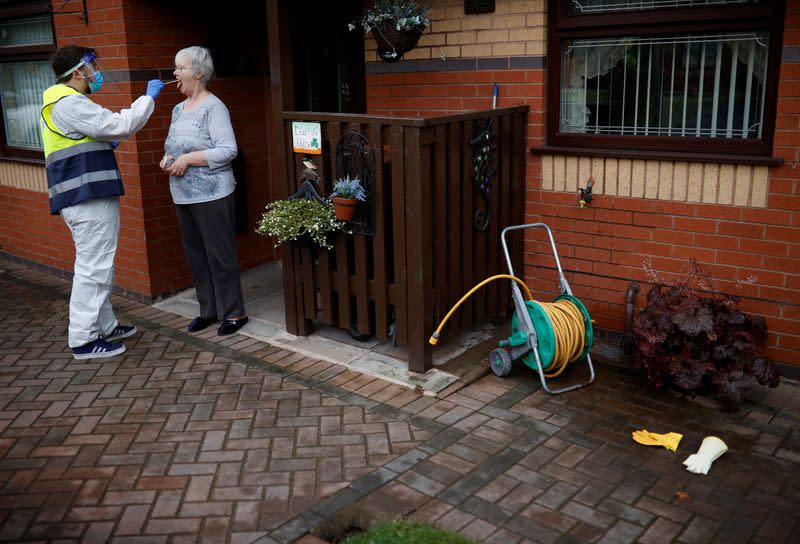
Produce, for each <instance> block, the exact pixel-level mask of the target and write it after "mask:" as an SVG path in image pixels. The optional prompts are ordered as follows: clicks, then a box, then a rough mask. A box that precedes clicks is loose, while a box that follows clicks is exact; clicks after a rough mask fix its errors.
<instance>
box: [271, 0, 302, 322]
mask: <svg viewBox="0 0 800 544" xmlns="http://www.w3.org/2000/svg"><path fill="white" fill-rule="evenodd" d="M289 27H290V18H289V9H288V4H287V3H286V2H282V1H279V0H268V1H267V28H268V31H267V37H268V40H269V43H268V45H269V74H270V76H269V77H270V90H271V94H272V135H273V139H274V143H275V145H274V149H275V153H274V155H273V156H272V157H271V158H272V161H273V168H272V172H273V179H274V180H275V181H274V182H273V188H274V189H275V190H274V191H270V193H271V194H272V197H273V199H274V198H286V197H287V196H289V195H291V194H292V193H294V186H293V184H294V180H293V179H290V177H289V172H288V169H287V161H288V160H289V158H290V155H289V152H288V142H287V141H286V138H285V136H284V126H283V125H284V121H283V111H284V110H285V109H294V86H293V84H292V81H293V75H292V49H291V36H290V35H289ZM295 258H296V256H295V255H294V252H293V251H292V250H291V248H290V247H288V246H284V247H283V248H282V249H281V260H282V261H283V298H284V311H285V315H286V330H287V331H288V332H290V333H291V334H297V335H303V336H305V335H308V334H311V332H312V331H313V325H312V322H311V320H310V319H305V318H304V317H303V313H302V306H301V304H302V301H301V300H298V298H297V291H296V289H295V282H296V281H299V278H297V277H296V273H297V270H296V263H295Z"/></svg>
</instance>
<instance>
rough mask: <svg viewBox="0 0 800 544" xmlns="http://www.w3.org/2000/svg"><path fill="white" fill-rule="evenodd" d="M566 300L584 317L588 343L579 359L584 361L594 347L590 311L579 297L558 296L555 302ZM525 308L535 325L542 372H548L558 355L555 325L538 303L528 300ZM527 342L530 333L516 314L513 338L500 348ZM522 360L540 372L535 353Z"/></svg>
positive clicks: (512, 331)
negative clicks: (556, 354)
mask: <svg viewBox="0 0 800 544" xmlns="http://www.w3.org/2000/svg"><path fill="white" fill-rule="evenodd" d="M564 299H566V300H569V301H570V302H572V303H573V304H574V305H575V306H576V307H577V308H578V310H580V312H581V315H582V316H583V325H584V329H585V335H586V336H585V338H586V342H585V346H584V350H583V353H581V355H580V357H579V359H582V358H584V357H586V355H587V354H588V353H589V350H590V349H591V347H592V339H593V335H594V332H593V329H592V319H591V317H590V316H589V311H588V310H587V309H586V306H584V305H583V303H582V302H581V301H580V300H579V299H578V298H577V297H574V296H572V295H567V294H563V295H559V296H557V297H556V298H555V300H554V301H553V302H557V301H559V300H564ZM525 306H526V308H527V310H528V315H529V316H530V318H531V323H533V329H534V330H535V331H536V341H537V343H538V350H539V359H540V360H541V361H542V370H547V369H548V368H550V365H552V364H553V359H554V357H555V353H556V335H555V332H554V330H553V323H552V322H551V321H550V317H549V316H548V315H547V312H545V310H544V308H542V306H541V305H540V304H539V303H538V302H535V301H533V300H526V301H525ZM527 342H528V333H527V331H525V329H524V326H523V325H522V324H521V323H520V318H519V316H518V315H517V312H514V316H513V317H512V318H511V336H509V337H508V338H507V339H506V340H503V341H501V342H500V347H512V348H513V347H517V346H523V345H526V344H527ZM522 360H523V361H524V362H525V364H526V365H528V367H530V368H532V369H533V370H538V368H539V366H538V365H537V363H536V356H535V355H534V353H533V351H528V352H527V353H526V354H525V355H523V356H522Z"/></svg>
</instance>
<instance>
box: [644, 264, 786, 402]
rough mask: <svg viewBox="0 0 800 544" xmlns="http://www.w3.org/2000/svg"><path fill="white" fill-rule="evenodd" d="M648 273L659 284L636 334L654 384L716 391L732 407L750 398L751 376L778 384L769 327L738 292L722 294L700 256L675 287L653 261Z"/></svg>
mask: <svg viewBox="0 0 800 544" xmlns="http://www.w3.org/2000/svg"><path fill="white" fill-rule="evenodd" d="M645 272H646V273H647V275H648V277H649V278H650V280H651V282H652V284H653V285H652V287H651V289H650V291H649V293H648V294H647V304H646V305H645V306H644V308H642V310H641V311H640V312H639V313H638V315H637V316H636V318H635V320H634V324H633V332H634V335H635V337H636V341H637V347H638V353H637V354H636V362H637V366H638V367H639V368H641V369H642V370H644V372H645V374H646V375H647V378H648V380H649V381H650V383H652V384H653V385H655V386H656V387H661V386H664V385H672V386H675V387H677V388H678V389H680V390H682V391H684V392H686V393H688V394H689V395H692V396H694V395H695V394H696V393H700V392H706V391H708V392H713V394H714V396H715V397H716V398H717V400H719V401H720V403H721V404H722V407H723V408H724V409H726V410H733V409H735V408H736V407H737V406H738V405H739V404H740V403H741V402H743V401H744V400H745V399H746V398H747V397H748V395H749V394H750V384H751V377H752V378H755V379H756V381H758V383H760V384H762V385H769V386H770V387H776V386H777V385H778V382H779V380H780V378H779V376H778V371H777V369H776V368H775V365H774V364H773V363H772V362H771V361H769V360H768V359H767V356H766V353H765V352H766V347H767V325H766V323H765V322H764V319H763V318H762V317H760V316H754V315H749V314H746V313H744V312H742V311H740V310H739V307H738V306H739V297H738V296H734V295H731V294H727V293H722V292H720V291H719V290H718V289H717V287H716V286H715V285H714V282H713V281H712V280H711V278H710V277H709V275H708V274H707V273H706V272H705V271H704V270H703V269H702V268H701V267H700V266H699V265H698V264H697V262H696V261H695V260H694V259H692V260H691V261H690V263H689V269H688V272H687V274H686V275H685V276H684V277H683V278H682V279H681V280H680V281H678V282H677V283H675V284H674V285H670V284H669V283H667V281H666V279H665V278H664V277H662V276H661V275H660V274H659V273H658V272H656V271H655V270H653V269H652V267H650V266H649V265H645ZM752 281H755V279H754V278H753V279H752V280H748V281H746V282H743V283H752Z"/></svg>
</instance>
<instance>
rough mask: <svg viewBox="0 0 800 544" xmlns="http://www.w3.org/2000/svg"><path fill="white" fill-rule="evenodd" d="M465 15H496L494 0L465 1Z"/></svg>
mask: <svg viewBox="0 0 800 544" xmlns="http://www.w3.org/2000/svg"><path fill="white" fill-rule="evenodd" d="M464 13H466V14H467V15H469V14H470V13H494V0H464Z"/></svg>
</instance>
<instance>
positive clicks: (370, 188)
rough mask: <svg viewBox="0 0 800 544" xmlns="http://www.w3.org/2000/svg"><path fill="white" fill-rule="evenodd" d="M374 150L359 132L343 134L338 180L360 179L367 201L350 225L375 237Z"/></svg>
mask: <svg viewBox="0 0 800 544" xmlns="http://www.w3.org/2000/svg"><path fill="white" fill-rule="evenodd" d="M372 154H373V148H372V144H370V143H369V140H368V139H367V138H366V136H364V135H363V134H361V133H360V132H358V131H357V130H348V131H347V132H345V133H344V134H342V136H341V138H339V141H338V142H337V144H336V178H343V177H345V176H349V177H350V179H353V178H359V179H360V180H361V186H362V187H364V192H365V193H366V195H367V199H366V200H365V201H364V202H361V203H360V204H359V205H358V210H359V211H357V212H356V214H357V215H356V217H355V218H354V220H353V221H351V222H350V223H349V226H351V227H353V231H354V232H359V233H361V234H366V235H368V236H374V235H375V187H374V181H373V160H372V158H373V157H372ZM333 181H336V180H333Z"/></svg>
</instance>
